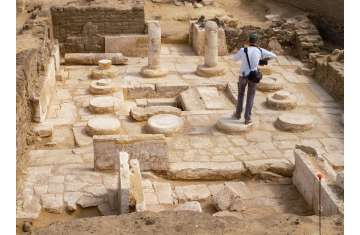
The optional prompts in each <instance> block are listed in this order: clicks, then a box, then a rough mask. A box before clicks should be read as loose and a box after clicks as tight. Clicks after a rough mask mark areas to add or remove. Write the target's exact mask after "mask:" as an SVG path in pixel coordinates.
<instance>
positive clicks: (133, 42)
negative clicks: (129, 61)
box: [104, 34, 149, 57]
mask: <svg viewBox="0 0 360 235" xmlns="http://www.w3.org/2000/svg"><path fill="white" fill-rule="evenodd" d="M104 38H105V52H107V53H109V52H111V53H115V52H121V53H122V54H123V55H124V56H129V57H145V56H146V55H147V53H148V43H149V42H148V35H143V34H121V35H106V36H104Z"/></svg>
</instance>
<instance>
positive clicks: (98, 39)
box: [51, 1, 145, 54]
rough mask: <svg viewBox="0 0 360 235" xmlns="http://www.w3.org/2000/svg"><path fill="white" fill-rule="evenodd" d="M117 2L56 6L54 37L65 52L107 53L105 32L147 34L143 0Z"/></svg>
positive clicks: (53, 12) (53, 16) (52, 13)
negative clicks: (111, 5) (145, 32)
mask: <svg viewBox="0 0 360 235" xmlns="http://www.w3.org/2000/svg"><path fill="white" fill-rule="evenodd" d="M94 4H95V3H94ZM114 4H116V5H114V6H113V7H109V6H108V5H106V4H103V5H99V6H97V5H91V4H90V5H80V6H79V4H76V3H74V4H70V5H67V6H54V7H52V8H51V16H52V23H53V27H54V37H55V38H57V39H58V40H59V43H60V49H61V53H62V54H64V53H79V52H104V51H105V43H104V37H105V35H118V34H142V33H144V30H145V21H144V3H143V1H124V2H123V3H118V2H114Z"/></svg>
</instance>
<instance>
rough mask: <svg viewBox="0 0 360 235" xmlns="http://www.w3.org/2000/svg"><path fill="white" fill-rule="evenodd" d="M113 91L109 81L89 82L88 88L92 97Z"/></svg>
mask: <svg viewBox="0 0 360 235" xmlns="http://www.w3.org/2000/svg"><path fill="white" fill-rule="evenodd" d="M114 90H115V88H114V87H113V85H112V84H111V80H110V79H100V80H97V81H93V82H91V84H90V86H89V91H90V93H91V94H94V95H104V94H109V93H112V92H113V91H114Z"/></svg>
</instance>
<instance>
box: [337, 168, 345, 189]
mask: <svg viewBox="0 0 360 235" xmlns="http://www.w3.org/2000/svg"><path fill="white" fill-rule="evenodd" d="M336 184H337V186H339V187H341V188H342V189H344V172H343V171H342V172H339V173H338V174H337V175H336Z"/></svg>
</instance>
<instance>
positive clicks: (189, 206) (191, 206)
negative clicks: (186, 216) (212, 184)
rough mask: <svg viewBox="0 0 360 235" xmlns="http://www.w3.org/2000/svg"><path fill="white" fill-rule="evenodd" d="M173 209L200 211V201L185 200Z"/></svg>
mask: <svg viewBox="0 0 360 235" xmlns="http://www.w3.org/2000/svg"><path fill="white" fill-rule="evenodd" d="M174 211H195V212H202V208H201V205H200V202H198V201H191V202H185V203H184V204H180V205H178V206H177V207H175V208H174Z"/></svg>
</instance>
